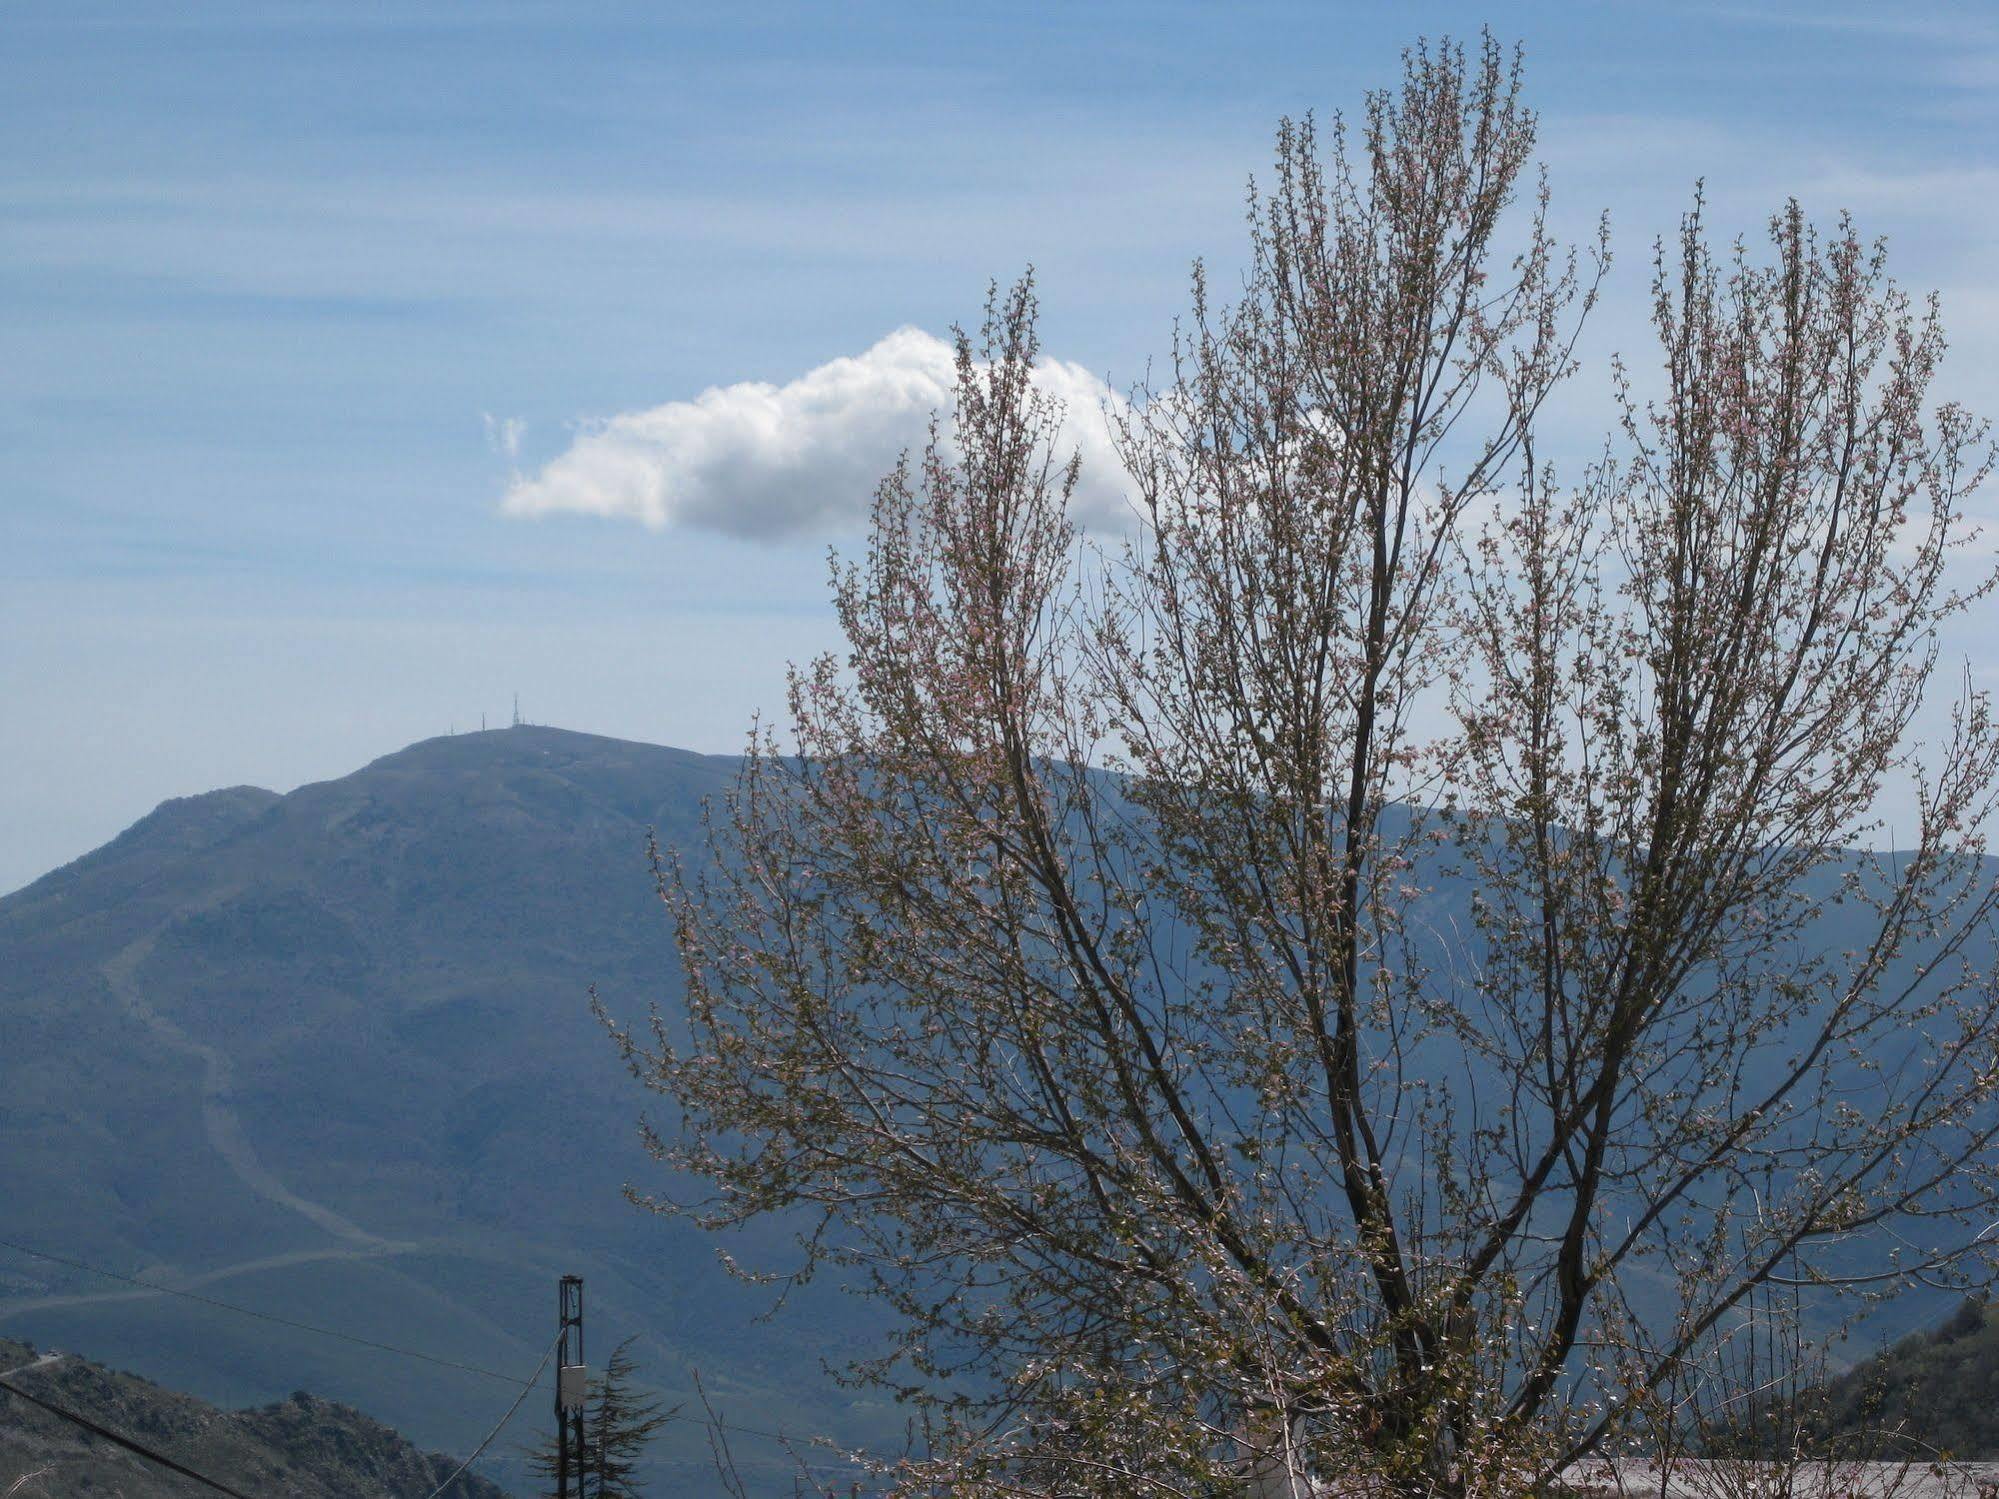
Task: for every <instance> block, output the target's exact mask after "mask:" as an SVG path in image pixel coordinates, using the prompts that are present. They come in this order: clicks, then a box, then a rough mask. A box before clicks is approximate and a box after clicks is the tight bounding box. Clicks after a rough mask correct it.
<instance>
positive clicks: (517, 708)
mask: <svg viewBox="0 0 1999 1499" xmlns="http://www.w3.org/2000/svg"><path fill="white" fill-rule="evenodd" d="M520 726H521V695H520V694H519V693H518V692H516V693H515V694H514V727H515V728H517V729H518V728H519V727H520Z"/></svg>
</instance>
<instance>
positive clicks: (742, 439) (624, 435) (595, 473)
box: [504, 328, 1128, 539]
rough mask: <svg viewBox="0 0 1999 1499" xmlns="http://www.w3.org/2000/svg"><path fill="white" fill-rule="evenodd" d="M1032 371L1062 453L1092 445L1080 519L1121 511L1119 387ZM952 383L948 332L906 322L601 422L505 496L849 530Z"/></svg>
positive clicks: (918, 441) (535, 506) (554, 510)
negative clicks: (844, 348)
mask: <svg viewBox="0 0 1999 1499" xmlns="http://www.w3.org/2000/svg"><path fill="white" fill-rule="evenodd" d="M1035 380H1036V383H1037V384H1038V385H1039V386H1040V387H1041V389H1042V390H1044V391H1046V392H1047V393H1048V394H1049V395H1051V396H1055V397H1057V398H1058V399H1060V400H1061V401H1062V402H1063V404H1064V406H1065V407H1066V409H1067V420H1066V423H1065V427H1064V431H1063V434H1062V443H1063V452H1064V454H1065V455H1066V453H1067V452H1068V451H1069V449H1071V448H1074V449H1076V450H1079V451H1080V452H1081V453H1082V457H1083V478H1082V482H1081V484H1080V485H1079V486H1078V489H1077V494H1076V507H1075V508H1076V515H1077V519H1078V520H1080V521H1081V522H1083V523H1084V524H1086V525H1088V524H1091V523H1096V524H1103V523H1105V522H1112V523H1116V522H1118V521H1121V519H1122V518H1123V517H1124V516H1125V515H1127V514H1128V511H1127V508H1126V501H1125V493H1126V485H1125V474H1124V471H1123V469H1122V467H1121V466H1120V465H1119V463H1118V460H1117V455H1116V453H1115V450H1114V449H1113V447H1112V445H1111V441H1110V435H1109V432H1108V429H1107V427H1106V423H1105V420H1104V416H1103V407H1104V403H1105V402H1106V401H1112V400H1115V399H1117V398H1116V397H1114V396H1113V395H1112V393H1111V391H1110V389H1109V387H1107V386H1106V385H1105V384H1104V382H1103V381H1101V380H1099V379H1097V378H1096V377H1095V376H1094V375H1092V374H1090V372H1089V371H1088V370H1086V369H1084V368H1083V367H1082V366H1081V365H1077V364H1070V363H1066V362H1063V361H1060V360H1053V359H1044V360H1043V361H1042V362H1041V364H1040V365H1039V366H1038V368H1037V371H1036V375H1035ZM954 381H955V370H954V367H953V363H952V352H951V345H950V344H949V343H948V342H946V341H945V340H943V339H941V338H938V337H936V336H935V335H933V334H930V333H926V332H924V331H923V330H922V329H920V328H899V329H897V330H896V331H895V332H893V333H891V334H889V335H888V336H887V337H886V338H884V339H882V340H881V341H880V342H879V343H877V344H875V345H874V347H872V348H870V349H869V350H867V351H866V352H865V353H863V354H859V355H856V356H854V357H852V358H845V359H835V360H832V361H830V362H828V363H826V364H822V365H820V366H819V367H818V368H816V369H813V370H809V371H807V372H806V373H805V374H803V375H801V376H799V377H798V378H797V379H795V380H792V381H790V382H789V383H787V384H784V385H771V384H767V383H764V382H761V381H745V382H743V383H741V384H737V385H721V386H713V387H710V388H709V389H708V390H705V391H703V392H702V393H701V394H700V395H698V396H696V397H695V398H694V399H693V400H691V401H669V402H668V403H666V404H665V405H663V406H654V407H652V408H650V409H649V410H645V411H634V412H628V413H626V414H624V415H621V416H614V417H610V418H608V419H605V420H600V421H596V422H593V423H591V424H589V425H588V426H587V427H586V428H585V429H584V430H583V431H582V432H581V434H580V435H579V436H578V437H577V438H576V440H575V441H574V442H572V443H571V444H570V446H569V448H568V450H567V451H566V452H564V453H562V454H561V455H559V456H558V457H556V458H555V459H553V460H552V461H550V462H549V463H548V464H547V465H545V466H544V467H543V468H542V469H541V471H540V472H539V473H536V474H533V475H531V476H529V475H518V476H516V477H515V479H514V481H513V483H512V484H511V485H510V486H509V488H508V490H507V495H506V500H505V502H504V508H505V510H506V512H507V513H508V514H509V515H521V516H542V515H554V514H581V515H597V516H605V517H608V518H611V519H618V520H635V521H638V522H640V523H642V524H644V525H646V526H649V527H652V528H654V529H660V528H663V527H667V526H689V527H696V528H699V529H701V530H707V531H719V532H722V533H725V534H727V535H732V536H747V537H756V538H760V539H775V538H779V537H786V536H800V535H825V534H829V533H834V532H839V531H845V530H851V529H853V528H854V527H855V526H856V525H857V524H859V523H861V522H862V521H864V519H865V517H866V515H867V512H868V505H869V501H870V500H871V499H872V497H873V495H874V491H875V486H876V485H877V484H879V483H880V481H881V479H882V477H883V476H884V475H885V474H886V473H888V471H889V470H890V469H891V468H892V467H893V466H894V464H895V461H896V458H897V456H898V455H899V454H901V453H902V452H903V451H905V450H909V451H912V452H913V451H918V450H920V449H921V448H922V446H923V443H924V441H925V439H926V436H927V433H928V424H929V421H930V416H931V413H933V412H939V413H948V411H949V408H950V405H951V394H952V387H953V384H954Z"/></svg>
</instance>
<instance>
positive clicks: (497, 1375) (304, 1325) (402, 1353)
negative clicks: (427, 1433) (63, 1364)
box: [0, 1239, 851, 1483]
mask: <svg viewBox="0 0 1999 1499" xmlns="http://www.w3.org/2000/svg"><path fill="white" fill-rule="evenodd" d="M0 1248H4V1249H12V1250H16V1251H18V1252H19V1253H21V1254H25V1255H31V1256H32V1257H34V1258H35V1259H38V1260H47V1261H48V1262H49V1263H50V1264H52V1265H64V1266H67V1267H68V1268H70V1269H72V1270H82V1271H84V1272H85V1273H87V1274H90V1275H101V1276H103V1277H104V1278H105V1279H106V1280H116V1281H123V1282H124V1283H125V1284H126V1285H128V1286H137V1287H138V1288H139V1289H140V1290H142V1291H145V1292H147V1293H149V1294H151V1295H155V1296H177V1297H179V1298H180V1299H181V1300H183V1301H193V1302H198V1303H200V1304H201V1305H202V1306H212V1307H214V1308H216V1309H217V1310H219V1311H225V1312H234V1313H235V1314H236V1315H237V1316H239V1317H252V1318H255V1319H256V1320H257V1321H259V1322H274V1323H276V1324H277V1325H278V1326H280V1327H290V1328H294V1329H296V1330H297V1331H299V1332H309V1333H315V1334H317V1335H318V1336H320V1337H325V1338H338V1339H339V1340H340V1341H341V1342H343V1343H353V1344H356V1345H358V1346H359V1347H362V1348H372V1349H374V1350H376V1351H377V1352H379V1353H393V1354H395V1355H397V1356H398V1357H400V1358H413V1359H421V1360H422V1361H423V1362H424V1363H426V1364H436V1365H439V1366H440V1367H442V1368H446V1369H460V1370H463V1371H464V1372H465V1373H467V1374H478V1375H481V1376H483V1377H484V1378H486V1379H497V1380H499V1381H500V1382H502V1383H503V1384H511V1385H520V1384H521V1381H520V1380H519V1379H518V1378H517V1377H516V1376H514V1375H512V1374H502V1373H501V1372H500V1371H499V1370H497V1369H484V1368H481V1367H480V1366H479V1365H477V1364H464V1363H460V1362H458V1360H456V1359H448V1358H439V1357H437V1356H436V1355H435V1354H430V1353H419V1352H418V1351H417V1350H416V1349H414V1348H398V1347H397V1346H396V1345H395V1344H393V1343H378V1342H376V1341H375V1340H374V1339H373V1338H361V1337H356V1336H355V1335H354V1334H353V1333H347V1332H340V1331H338V1330H337V1329H335V1328H331V1327H317V1326H314V1325H313V1324H312V1323H310V1322H300V1321H297V1320H295V1319H294V1318H291V1317H280V1316H278V1315H276V1314H275V1313H273V1312H259V1311H254V1310H252V1309H251V1308H249V1307H247V1306H238V1305H236V1303H234V1302H233V1301H221V1300H218V1299H217V1298H216V1297H213V1296H203V1295H201V1294H200V1293H199V1292H197V1291H178V1290H175V1289H174V1288H173V1287H172V1286H163V1285H158V1284H156V1283H154V1282H153V1281H149V1280H141V1279H139V1278H138V1277H137V1276H135V1275H123V1274H120V1273H119V1272H118V1271H116V1270H106V1269H104V1268H103V1267H102V1266H100V1265H92V1264H88V1263H86V1262H85V1261H83V1260H77V1259H70V1258H67V1257H66V1256H64V1255H60V1254H50V1253H48V1252H47V1251H46V1250H42V1249H31V1248H29V1247H28V1246H27V1245H26V1244H17V1243H15V1242H14V1241H13V1240H12V1239H0ZM547 1363H548V1360H547V1358H543V1360H542V1366H543V1367H546V1365H547ZM535 1374H536V1377H537V1378H538V1377H539V1376H540V1374H541V1369H539V1368H538V1369H536V1371H535ZM637 1387H638V1388H639V1389H641V1390H644V1391H646V1392H648V1393H651V1394H656V1395H660V1396H663V1397H665V1398H666V1399H669V1400H674V1399H681V1400H684V1399H686V1398H687V1397H686V1396H685V1395H676V1394H675V1392H673V1391H671V1390H664V1389H661V1388H660V1387H659V1386H658V1385H652V1384H643V1383H641V1384H639V1385H638V1386H637ZM532 1388H533V1381H532V1380H530V1381H528V1383H527V1384H525V1385H522V1388H521V1393H522V1398H525V1397H526V1394H527V1391H528V1390H529V1389H532ZM519 1404H520V1402H519V1401H516V1402H515V1408H516V1409H518V1407H519ZM512 1415H513V1411H512V1410H510V1411H508V1412H507V1418H511V1417H512ZM505 1419H506V1418H503V1419H502V1422H501V1424H502V1425H504V1424H505ZM667 1420H669V1421H675V1422H685V1423H687V1424H690V1425H706V1424H709V1423H707V1422H704V1421H703V1420H702V1418H700V1417H698V1416H689V1415H682V1414H680V1413H679V1412H677V1411H675V1412H669V1413H668V1415H667ZM713 1424H714V1425H716V1426H717V1427H719V1428H721V1429H722V1430H724V1431H734V1432H739V1433H741V1434H742V1435H744V1436H753V1437H763V1438H765V1439H766V1440H768V1441H773V1442H778V1443H781V1444H783V1445H785V1446H787V1447H789V1446H790V1445H791V1443H792V1442H794V1441H796V1440H798V1439H797V1438H796V1437H793V1436H790V1435H787V1434H786V1433H784V1432H781V1431H768V1430H765V1429H763V1428H761V1427H756V1426H741V1425H738V1424H737V1423H735V1422H733V1421H721V1420H717V1421H715V1422H714V1423H713ZM495 1429H496V1430H497V1428H495ZM486 1440H487V1441H489V1442H490V1441H491V1440H492V1438H491V1437H490V1436H489V1437H488V1438H487V1439H486ZM484 1448H485V1443H484V1442H482V1443H480V1450H481V1451H483V1450H484ZM478 1455H479V1454H478V1453H476V1452H475V1453H474V1454H473V1455H472V1456H473V1457H477V1456H478ZM471 1461H472V1458H467V1459H466V1462H468V1463H469V1462H471ZM806 1466H808V1467H825V1468H826V1471H851V1469H850V1468H848V1467H845V1466H843V1467H841V1468H837V1469H836V1468H833V1467H830V1466H827V1465H821V1464H807V1465H806ZM462 1471H463V1469H462V1468H461V1469H460V1472H462ZM457 1476H458V1475H457V1474H453V1475H452V1478H454V1479H455V1478H456V1477H457ZM450 1481H451V1479H447V1480H446V1482H447V1483H449V1482H450Z"/></svg>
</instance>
